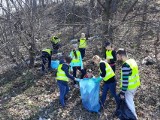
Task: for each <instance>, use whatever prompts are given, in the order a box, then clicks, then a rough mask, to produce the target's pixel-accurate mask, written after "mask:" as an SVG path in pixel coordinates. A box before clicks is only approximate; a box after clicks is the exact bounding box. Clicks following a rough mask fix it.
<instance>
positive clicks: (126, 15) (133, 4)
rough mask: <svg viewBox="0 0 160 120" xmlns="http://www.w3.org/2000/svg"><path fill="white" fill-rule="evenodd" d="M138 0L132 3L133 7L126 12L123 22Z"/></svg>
mask: <svg viewBox="0 0 160 120" xmlns="http://www.w3.org/2000/svg"><path fill="white" fill-rule="evenodd" d="M137 2H138V0H135V1H134V3H133V4H132V5H131V7H130V8H129V9H128V11H127V12H126V14H125V15H124V17H123V19H122V22H124V21H125V19H126V17H127V16H128V14H129V13H130V12H131V11H132V9H133V7H134V6H135V5H136V3H137Z"/></svg>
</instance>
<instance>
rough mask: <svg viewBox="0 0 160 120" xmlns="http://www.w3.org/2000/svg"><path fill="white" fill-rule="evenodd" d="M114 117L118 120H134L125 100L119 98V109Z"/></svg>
mask: <svg viewBox="0 0 160 120" xmlns="http://www.w3.org/2000/svg"><path fill="white" fill-rule="evenodd" d="M116 116H117V117H118V118H119V119H120V120H136V117H135V116H134V114H133V113H132V112H131V110H130V109H129V108H128V106H127V104H126V102H125V99H121V98H120V104H119V109H118V110H117V111H116Z"/></svg>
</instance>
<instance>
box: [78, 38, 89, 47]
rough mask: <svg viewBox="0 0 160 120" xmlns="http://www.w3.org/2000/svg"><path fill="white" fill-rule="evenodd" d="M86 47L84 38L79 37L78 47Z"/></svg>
mask: <svg viewBox="0 0 160 120" xmlns="http://www.w3.org/2000/svg"><path fill="white" fill-rule="evenodd" d="M86 47H87V42H86V38H83V39H82V38H81V39H80V42H79V48H86Z"/></svg>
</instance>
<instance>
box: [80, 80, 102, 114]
mask: <svg viewBox="0 0 160 120" xmlns="http://www.w3.org/2000/svg"><path fill="white" fill-rule="evenodd" d="M95 80H96V78H84V79H83V80H81V81H80V82H79V85H80V93H81V99H82V104H83V106H84V108H85V109H87V110H88V111H91V112H98V111H99V109H100V104H99V88H100V83H99V82H95Z"/></svg>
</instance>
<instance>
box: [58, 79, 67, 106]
mask: <svg viewBox="0 0 160 120" xmlns="http://www.w3.org/2000/svg"><path fill="white" fill-rule="evenodd" d="M57 85H58V87H59V92H60V96H59V101H60V103H61V105H62V106H63V107H64V106H65V96H66V95H67V93H68V92H69V86H68V82H66V81H62V80H57Z"/></svg>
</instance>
